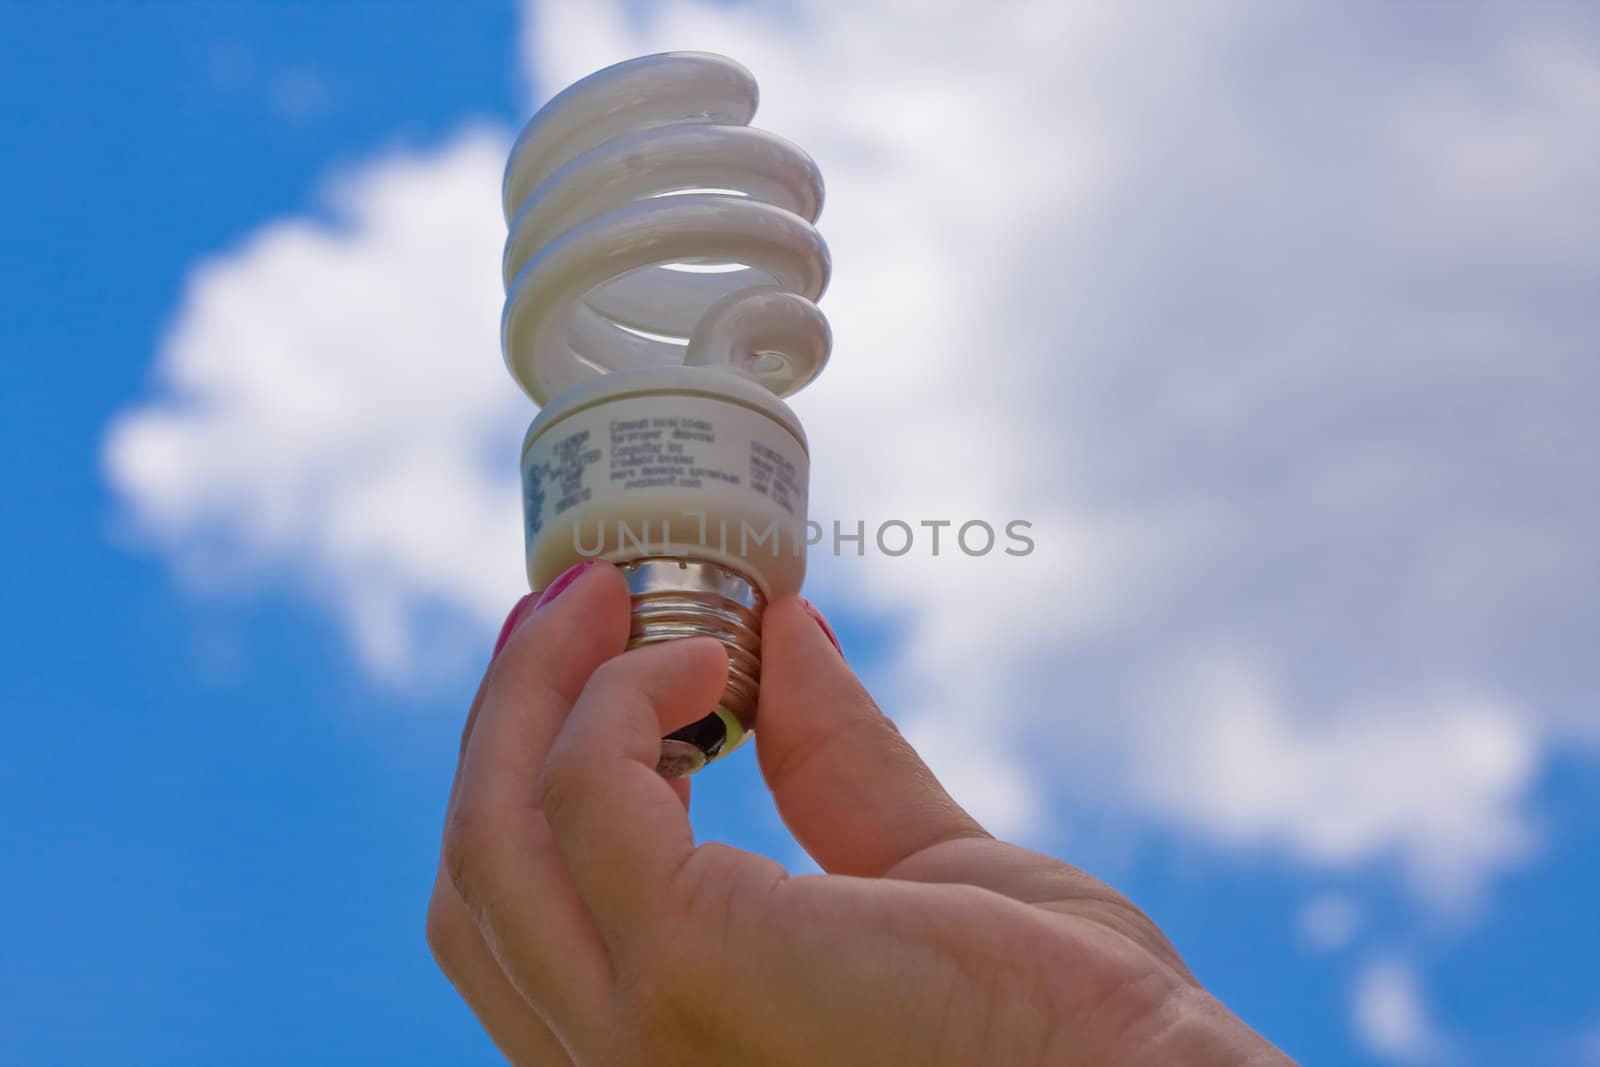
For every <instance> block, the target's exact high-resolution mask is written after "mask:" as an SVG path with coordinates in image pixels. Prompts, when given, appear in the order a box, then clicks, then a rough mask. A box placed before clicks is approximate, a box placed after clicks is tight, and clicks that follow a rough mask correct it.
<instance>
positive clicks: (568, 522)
mask: <svg viewBox="0 0 1600 1067" xmlns="http://www.w3.org/2000/svg"><path fill="white" fill-rule="evenodd" d="M756 102H757V90H756V83H755V79H754V78H753V77H752V76H751V75H750V72H749V71H747V70H745V69H744V68H743V67H742V66H740V65H739V64H737V63H735V62H733V61H732V60H730V59H726V58H724V57H721V56H715V55H709V54H704V53H689V52H676V53H666V54H662V55H655V56H645V57H643V58H640V59H634V60H629V61H627V62H624V63H619V64H617V65H616V66H613V67H608V68H607V69H605V70H602V71H600V72H598V73H596V74H593V75H590V76H589V77H587V78H585V79H583V80H582V81H579V82H577V83H576V84H574V85H572V86H571V87H570V88H568V89H566V90H565V91H563V92H561V93H559V94H558V95H556V96H555V97H553V98H552V99H551V100H550V102H549V103H548V104H546V105H545V106H544V107H543V108H542V109H540V111H539V113H538V114H536V115H535V116H534V117H533V119H532V120H531V121H530V122H529V123H528V125H527V126H526V127H525V128H524V129H523V131H522V133H521V135H520V136H519V137H518V138H517V141H516V144H515V145H514V146H513V147H512V150H511V155H510V159H509V160H508V162H507V164H506V174H505V183H504V188H503V202H504V208H505V213H506V219H507V223H508V235H507V238H506V247H505V257H504V264H503V268H504V277H505V284H506V304H505V313H504V316H503V318H502V322H501V340H502V347H503V349H504V354H505V360H506V365H507V367H508V368H509V369H510V371H511V374H512V376H513V377H514V378H515V379H516V380H517V382H518V383H519V384H520V385H521V386H522V388H523V390H524V391H525V392H527V394H528V395H529V396H530V397H531V398H532V399H533V401H534V402H535V403H536V404H538V405H539V406H540V411H539V413H538V415H537V416H536V417H535V418H534V420H533V423H532V425H531V426H529V428H528V433H527V436H526V437H525V438H524V441H523V452H522V467H521V469H522V481H523V504H524V514H525V517H526V524H525V535H526V546H527V569H528V579H529V582H530V584H531V585H532V587H533V588H536V589H537V588H542V587H543V586H545V585H547V584H548V583H549V582H550V581H551V580H553V579H554V578H555V577H557V576H558V575H559V574H560V573H561V572H562V571H564V570H565V569H566V568H567V567H569V566H571V565H572V564H574V563H576V562H578V561H580V560H582V559H584V558H589V557H595V556H598V557H601V558H604V559H608V560H610V561H612V562H613V563H615V564H617V565H618V567H619V568H620V569H621V570H622V573H623V575H624V577H625V578H626V579H627V581H628V584H629V589H630V592H631V594H632V612H633V617H632V629H631V637H630V647H635V646H638V645H644V644H650V643H653V642H657V641H664V640H670V639H672V638H676V637H683V636H691V635H706V636H711V637H715V638H717V639H718V640H720V641H721V642H722V643H723V645H724V647H725V648H726V649H727V651H728V657H729V680H728V686H727V689H726V690H725V691H724V693H723V697H722V700H721V701H720V702H719V704H718V706H717V707H716V708H714V709H708V713H707V715H706V717H705V718H704V719H702V720H700V721H698V722H696V723H694V724H691V725H690V726H688V727H686V728H684V729H683V730H679V731H676V732H674V733H673V734H671V735H669V736H668V737H667V738H664V739H663V741H662V755H661V761H660V764H659V765H658V769H660V770H661V771H662V773H664V774H668V775H681V774H687V773H691V772H693V771H695V770H697V769H699V768H700V767H701V766H703V765H704V764H705V763H706V762H708V761H709V760H712V759H716V758H718V757H719V756H721V755H724V754H726V753H727V752H728V751H730V750H731V749H732V748H733V747H734V746H735V745H737V744H738V743H739V742H740V741H741V740H742V739H743V738H744V736H746V735H747V734H748V732H749V731H750V730H751V729H752V728H753V726H754V719H755V708H756V701H757V694H758V690H759V679H760V662H761V636H760V634H761V615H762V612H763V610H764V608H765V606H766V604H767V603H769V602H770V601H771V600H773V599H774V598H776V597H780V596H784V595H787V594H790V593H794V592H797V591H798V590H799V588H800V584H801V581H802V579H803V578H804V575H805V554H804V553H805V540H806V538H805V537H804V529H805V520H806V496H807V475H808V461H809V449H808V445H807V442H806V437H805V432H804V430H802V429H801V426H800V422H799V419H798V418H796V417H795V414H794V412H793V411H792V410H791V409H790V408H789V406H788V405H787V404H785V403H784V402H783V400H782V398H783V397H785V396H788V395H790V394H792V393H793V392H795V391H796V390H797V389H799V388H801V387H802V386H804V385H805V384H807V383H808V382H809V381H810V380H811V379H812V378H813V377H815V376H816V374H817V372H818V371H819V370H821V369H822V366H823V364H824V363H825V362H826V361H827V358H828V353H829V349H830V344H831V339H830V335H829V330H828V325H827V321H826V319H824V318H823V316H822V313H821V311H820V310H819V309H818V308H817V305H816V300H817V299H818V298H819V297H820V296H821V294H822V290H823V289H824V287H825V286H826V285H827V280H828V272H829V261H828V252H827V247H826V245H824V244H823V242H822V238H821V236H820V235H819V234H818V233H817V230H816V228H815V225H814V223H815V221H816V218H817V215H818V212H819V211H820V210H821V207H822V180H821V176H820V174H819V173H818V171H817V167H816V165H815V164H814V163H813V162H812V161H811V159H810V157H808V156H807V155H806V154H805V153H804V152H803V151H801V150H800V149H799V148H797V147H795V146H794V145H792V144H790V143H789V142H787V141H785V140H783V139H781V138H779V137H775V136H773V135H772V134H769V133H765V132H763V131H760V130H756V129H752V128H751V127H750V126H749V122H750V119H751V118H752V116H753V115H754V114H755V109H756Z"/></svg>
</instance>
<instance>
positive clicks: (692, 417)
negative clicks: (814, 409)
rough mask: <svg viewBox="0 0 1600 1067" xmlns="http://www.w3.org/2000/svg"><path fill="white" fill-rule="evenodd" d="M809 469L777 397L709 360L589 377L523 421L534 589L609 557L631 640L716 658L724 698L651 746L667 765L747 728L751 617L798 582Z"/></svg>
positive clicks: (755, 677)
mask: <svg viewBox="0 0 1600 1067" xmlns="http://www.w3.org/2000/svg"><path fill="white" fill-rule="evenodd" d="M808 466H809V455H808V451H807V447H806V439H805V433H804V431H803V430H802V429H801V427H800V423H799V421H798V420H797V419H796V418H795V416H794V413H793V412H792V411H791V410H790V409H789V406H788V405H787V404H785V403H783V401H781V400H779V399H778V398H777V397H776V396H774V395H773V394H772V393H771V392H770V391H768V390H766V389H764V388H762V387H761V386H759V385H757V384H756V383H754V382H752V381H750V380H748V379H747V378H745V377H743V376H741V375H738V374H736V373H733V372H730V371H728V370H726V369H721V368H715V367H681V366H680V367H658V368H650V369H646V370H638V371H630V372H624V373H616V374H609V375H605V376H604V377H599V378H593V379H590V380H589V381H586V382H583V383H580V384H579V385H576V386H574V387H572V388H571V389H568V390H566V391H565V392H563V393H562V394H561V395H560V396H559V397H557V398H556V400H555V401H554V402H552V403H550V404H549V405H547V406H546V407H545V408H544V409H543V410H541V411H540V412H539V415H538V417H537V418H535V419H534V421H533V424H532V425H531V426H530V427H529V428H528V434H527V437H526V438H525V440H524V444H523V453H522V485H523V503H524V512H525V516H526V528H525V532H526V546H527V567H528V580H529V583H530V585H531V587H532V588H534V589H540V588H543V587H544V586H546V585H548V584H549V583H550V582H551V581H552V580H554V579H555V578H556V577H557V576H558V575H560V574H561V572H562V571H564V570H566V569H567V568H568V567H570V566H572V565H573V564H574V563H576V562H578V561H580V560H583V559H593V558H599V559H605V560H609V561H611V562H612V563H615V564H617V565H618V566H619V568H620V569H621V570H622V573H623V576H624V577H625V578H626V579H627V581H628V586H629V590H630V592H631V594H632V597H633V621H632V629H631V635H630V640H629V647H638V646H641V645H648V644H652V643H655V642H658V641H666V640H671V639H674V638H679V637H694V636H705V637H714V638H716V639H717V640H719V641H721V642H722V644H723V647H724V648H725V649H726V650H727V652H728V664H729V670H728V685H727V688H726V690H725V691H724V693H723V697H722V700H721V701H720V702H719V703H718V705H717V707H716V708H715V709H710V711H709V714H708V715H707V716H706V717H705V718H704V719H703V720H701V721H699V722H697V723H694V724H691V725H690V726H689V727H686V728H685V729H683V730H680V731H678V732H677V733H675V734H673V735H670V736H669V737H667V738H666V739H664V740H663V742H662V755H661V761H660V765H659V767H658V769H659V770H660V771H661V772H662V773H663V774H666V775H669V776H677V775H683V774H688V773H692V772H693V771H695V770H698V769H699V768H700V767H701V766H703V765H704V764H705V763H707V762H709V761H711V760H713V759H716V758H718V757H720V756H722V755H725V754H727V753H728V752H729V751H731V750H732V749H733V748H734V747H735V746H736V745H738V744H739V742H740V741H742V740H743V739H744V737H745V736H746V735H747V734H748V732H749V731H750V729H751V728H752V727H753V726H754V723H755V711H756V702H757V696H758V692H759V684H760V670H761V615H762V612H763V610H764V608H765V607H766V605H767V604H768V603H769V602H770V601H772V600H773V599H775V598H777V597H781V596H785V595H788V594H791V593H795V592H798V591H799V589H800V585H801V582H802V580H803V579H804V577H805V540H806V538H805V516H806V482H807V472H808Z"/></svg>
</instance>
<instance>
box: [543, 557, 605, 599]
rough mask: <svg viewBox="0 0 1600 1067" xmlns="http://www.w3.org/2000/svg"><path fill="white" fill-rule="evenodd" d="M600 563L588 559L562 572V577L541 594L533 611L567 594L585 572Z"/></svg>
mask: <svg viewBox="0 0 1600 1067" xmlns="http://www.w3.org/2000/svg"><path fill="white" fill-rule="evenodd" d="M599 562H600V561H599V560H597V559H586V560H582V561H581V562H578V563H574V564H573V565H572V566H570V567H568V568H567V569H566V570H564V571H562V572H561V577H559V578H557V579H556V580H555V581H553V582H551V583H550V584H549V585H548V586H546V587H545V590H544V592H542V593H540V594H539V600H538V602H537V603H536V604H534V605H533V610H534V611H538V610H539V609H540V608H542V607H544V606H545V605H546V604H548V603H550V602H551V601H552V600H554V599H555V598H556V597H558V596H560V595H561V594H562V593H564V592H566V590H567V587H568V586H570V585H572V583H573V582H575V581H577V580H578V575H580V574H582V573H583V572H584V571H586V570H588V569H589V568H590V567H593V566H594V565H595V564H596V563H599Z"/></svg>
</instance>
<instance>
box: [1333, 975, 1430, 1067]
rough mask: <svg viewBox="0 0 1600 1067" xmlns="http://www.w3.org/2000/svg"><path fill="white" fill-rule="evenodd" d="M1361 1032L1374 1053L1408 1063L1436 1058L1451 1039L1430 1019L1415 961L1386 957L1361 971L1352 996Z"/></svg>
mask: <svg viewBox="0 0 1600 1067" xmlns="http://www.w3.org/2000/svg"><path fill="white" fill-rule="evenodd" d="M1351 1018H1352V1022H1353V1024H1354V1026H1355V1031H1356V1036H1357V1037H1358V1038H1359V1039H1360V1040H1361V1043H1362V1044H1363V1045H1364V1046H1365V1047H1366V1048H1367V1049H1369V1050H1370V1051H1372V1052H1373V1053H1376V1054H1377V1055H1379V1056H1382V1057H1384V1058H1385V1059H1389V1060H1394V1061H1399V1062H1403V1063H1432V1062H1437V1061H1438V1060H1440V1059H1441V1058H1442V1057H1443V1056H1444V1055H1445V1050H1446V1045H1447V1043H1446V1041H1445V1039H1444V1037H1443V1035H1442V1034H1441V1033H1440V1032H1439V1029H1438V1027H1437V1026H1436V1025H1435V1023H1434V1022H1433V1020H1432V1019H1431V1018H1430V1016H1429V1013H1428V1007H1427V1004H1426V1003H1425V1002H1424V999H1423V995H1422V988H1421V986H1420V984H1419V982H1418V980H1417V976H1416V973H1415V971H1413V969H1412V968H1411V967H1410V965H1408V964H1406V963H1404V962H1402V961H1400V960H1397V959H1388V958H1382V959H1377V960H1374V961H1372V962H1371V963H1369V964H1368V965H1367V966H1366V967H1365V968H1363V969H1362V971H1361V973H1360V974H1359V975H1357V977H1356V980H1355V988H1354V989H1353V991H1352V995H1351Z"/></svg>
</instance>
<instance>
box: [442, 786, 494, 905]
mask: <svg viewBox="0 0 1600 1067" xmlns="http://www.w3.org/2000/svg"><path fill="white" fill-rule="evenodd" d="M493 822H494V820H493V819H492V818H490V816H489V815H488V813H487V812H485V811H483V810H482V809H481V808H478V807H475V806H472V805H468V804H461V805H458V806H457V807H456V808H455V810H454V811H452V812H451V813H450V817H449V819H448V821H447V822H446V824H445V832H444V846H443V848H442V849H441V858H442V860H443V862H444V869H445V874H446V876H447V877H448V878H449V879H450V884H451V885H453V886H455V888H456V892H458V893H460V894H461V899H462V900H464V901H466V902H467V903H468V905H469V906H470V904H471V902H472V901H473V900H476V899H477V897H478V885H479V882H480V881H481V870H482V867H483V858H484V855H485V854H486V851H487V848H488V845H489V843H490V842H491V841H492V839H493V836H494V834H495V833H496V830H495V828H494V826H493V825H492V824H493Z"/></svg>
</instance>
